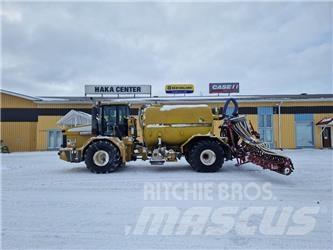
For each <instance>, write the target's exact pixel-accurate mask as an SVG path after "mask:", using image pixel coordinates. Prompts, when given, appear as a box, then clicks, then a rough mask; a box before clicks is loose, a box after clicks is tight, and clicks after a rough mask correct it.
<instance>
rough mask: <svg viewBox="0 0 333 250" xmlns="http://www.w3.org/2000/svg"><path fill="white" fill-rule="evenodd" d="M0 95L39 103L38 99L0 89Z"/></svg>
mask: <svg viewBox="0 0 333 250" xmlns="http://www.w3.org/2000/svg"><path fill="white" fill-rule="evenodd" d="M0 93H3V94H6V95H11V96H16V97H19V98H23V99H26V100H30V101H40V100H41V99H40V98H37V97H33V96H28V95H23V94H19V93H16V92H13V91H8V90H4V89H0Z"/></svg>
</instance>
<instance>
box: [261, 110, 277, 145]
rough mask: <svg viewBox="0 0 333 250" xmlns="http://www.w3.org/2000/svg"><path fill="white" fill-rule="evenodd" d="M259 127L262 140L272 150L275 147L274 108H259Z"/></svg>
mask: <svg viewBox="0 0 333 250" xmlns="http://www.w3.org/2000/svg"><path fill="white" fill-rule="evenodd" d="M258 123H259V124H258V125H259V133H260V140H261V141H262V142H265V143H266V144H267V146H269V147H270V148H273V147H274V141H273V138H274V137H273V108H272V107H258Z"/></svg>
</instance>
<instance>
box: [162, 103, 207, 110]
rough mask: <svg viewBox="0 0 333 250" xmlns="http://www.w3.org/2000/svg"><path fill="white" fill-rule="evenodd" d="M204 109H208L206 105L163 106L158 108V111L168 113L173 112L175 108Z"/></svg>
mask: <svg viewBox="0 0 333 250" xmlns="http://www.w3.org/2000/svg"><path fill="white" fill-rule="evenodd" d="M200 107H201V108H206V107H208V105H206V104H201V105H163V106H162V107H161V108H160V111H170V110H174V109H177V108H200Z"/></svg>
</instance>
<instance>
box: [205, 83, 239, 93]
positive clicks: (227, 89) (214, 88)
mask: <svg viewBox="0 0 333 250" xmlns="http://www.w3.org/2000/svg"><path fill="white" fill-rule="evenodd" d="M209 93H210V94H213V93H239V82H226V83H210V84H209Z"/></svg>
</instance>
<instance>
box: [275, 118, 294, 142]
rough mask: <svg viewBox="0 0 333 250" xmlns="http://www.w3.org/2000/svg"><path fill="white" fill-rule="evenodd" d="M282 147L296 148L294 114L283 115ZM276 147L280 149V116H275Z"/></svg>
mask: <svg viewBox="0 0 333 250" xmlns="http://www.w3.org/2000/svg"><path fill="white" fill-rule="evenodd" d="M280 117H281V121H280V122H281V147H282V148H296V141H295V118H294V115H293V114H281V116H280ZM273 129H274V145H275V147H276V148H278V147H279V116H278V115H274V116H273Z"/></svg>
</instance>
